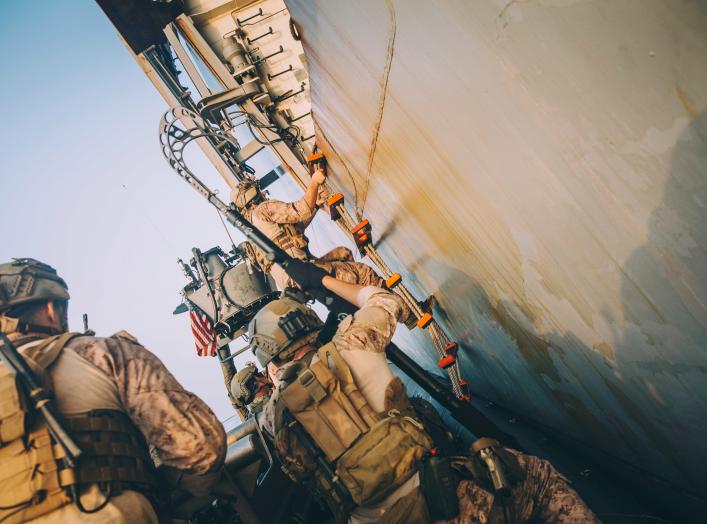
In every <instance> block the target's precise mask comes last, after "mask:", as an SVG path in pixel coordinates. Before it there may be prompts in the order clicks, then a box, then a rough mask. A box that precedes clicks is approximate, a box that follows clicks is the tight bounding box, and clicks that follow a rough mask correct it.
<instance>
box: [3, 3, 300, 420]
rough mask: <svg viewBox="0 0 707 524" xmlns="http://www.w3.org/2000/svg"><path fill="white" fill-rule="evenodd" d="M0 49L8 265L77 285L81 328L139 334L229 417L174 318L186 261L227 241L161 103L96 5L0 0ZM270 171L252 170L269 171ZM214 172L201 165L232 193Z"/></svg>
mask: <svg viewBox="0 0 707 524" xmlns="http://www.w3.org/2000/svg"><path fill="white" fill-rule="evenodd" d="M0 53H2V63H3V74H2V82H0V93H1V94H2V100H3V113H4V124H3V126H2V129H1V130H0V143H2V152H3V162H2V171H1V174H0V198H2V204H1V205H0V218H2V224H3V240H2V242H1V243H0V260H2V261H6V260H9V259H10V257H34V258H38V259H40V260H42V261H46V262H47V263H49V264H51V265H53V266H54V267H55V268H57V270H58V271H59V273H60V275H62V276H63V277H64V278H65V279H66V281H67V283H68V285H69V288H70V293H71V296H72V298H71V302H70V310H69V320H70V324H71V328H72V329H74V330H81V329H82V324H81V315H82V313H84V312H85V313H88V315H89V323H90V325H91V328H92V329H94V330H95V331H96V332H97V333H98V334H99V335H103V336H108V335H110V334H112V333H114V332H116V331H118V330H121V329H125V330H127V331H129V332H131V333H132V334H134V335H135V336H136V337H138V339H139V340H140V342H142V343H143V344H144V345H145V346H146V347H147V348H149V349H150V350H151V351H153V352H154V353H156V354H157V355H158V356H159V357H160V358H161V359H162V360H163V362H164V363H165V364H166V365H167V367H168V368H169V369H170V370H171V371H172V372H173V373H174V375H175V376H176V377H177V378H178V379H179V381H180V382H181V383H182V384H183V385H184V386H185V387H186V388H187V389H189V390H191V391H194V392H196V393H198V394H199V395H200V396H201V397H202V398H203V399H204V400H206V401H207V402H208V403H209V405H210V406H211V407H212V408H213V409H214V410H215V411H216V413H217V415H218V416H219V417H221V418H224V417H227V416H230V415H231V414H232V410H231V408H230V404H229V403H228V400H227V398H226V395H225V390H224V389H223V388H222V387H220V384H221V383H222V376H221V372H220V369H219V366H218V363H217V362H216V360H215V359H211V358H197V356H196V352H195V350H194V345H193V341H192V336H191V332H190V329H189V323H188V318H187V316H186V315H181V316H176V317H175V316H172V310H173V309H174V307H175V306H176V305H177V304H178V303H179V300H180V299H179V294H178V292H179V290H180V289H181V287H182V286H183V285H184V284H185V281H184V278H183V276H182V274H181V272H180V270H179V268H178V267H177V264H176V263H175V261H176V259H177V257H182V258H184V259H185V260H186V259H188V258H189V257H190V254H191V248H192V247H194V246H197V247H199V248H201V249H208V248H210V247H212V246H214V245H217V244H220V245H222V246H224V247H226V248H227V247H228V244H229V241H228V238H227V236H226V233H225V231H224V228H223V226H222V225H221V222H220V221H219V219H218V216H217V214H216V211H215V210H214V209H213V208H211V207H210V206H208V205H207V204H206V202H205V201H204V200H203V199H202V197H200V196H199V195H198V194H197V193H196V192H195V191H194V190H193V189H191V188H190V187H189V186H188V185H187V184H185V183H184V182H182V181H180V180H179V179H178V178H177V176H176V175H175V174H174V173H173V172H172V170H171V169H170V167H169V166H168V165H167V163H166V162H165V160H164V159H163V157H162V153H161V151H160V148H159V145H158V138H157V137H158V124H159V120H160V117H161V116H162V114H163V113H164V111H165V110H166V109H167V107H166V104H165V102H164V101H163V100H162V98H161V97H160V96H159V95H158V94H157V92H156V91H155V90H154V88H153V87H152V85H151V84H150V83H149V81H148V80H147V77H145V76H144V74H143V73H142V71H141V70H140V68H139V67H138V65H137V64H136V63H135V62H134V61H133V59H132V57H131V55H130V53H129V52H128V50H127V49H126V48H125V47H123V44H122V43H121V42H120V40H119V39H118V36H117V35H116V31H115V29H114V27H113V26H112V25H111V24H110V22H109V21H108V19H107V18H106V17H105V16H104V14H103V12H102V11H101V10H100V9H99V7H98V6H97V4H95V3H94V2H91V1H87V0H67V1H63V2H48V1H40V0H2V2H0ZM194 147H196V146H194ZM272 164H273V163H272V161H271V160H270V159H268V158H265V159H262V162H260V163H257V162H256V163H255V164H254V165H255V167H256V168H261V170H260V172H259V176H262V174H264V172H266V171H265V170H269V169H270V168H272ZM196 167H199V168H200V169H198V170H197V169H196ZM207 167H208V165H207V164H206V162H205V161H204V162H202V163H200V164H197V165H196V166H195V170H197V171H198V172H199V173H200V174H204V176H205V178H206V179H207V180H208V181H209V182H210V183H212V184H215V185H220V186H221V187H224V184H223V183H221V181H220V179H219V178H218V176H217V175H214V172H213V171H212V170H210V169H206V168H207ZM290 185H291V184H290ZM233 234H234V236H237V234H235V233H233ZM236 242H238V239H237V240H236Z"/></svg>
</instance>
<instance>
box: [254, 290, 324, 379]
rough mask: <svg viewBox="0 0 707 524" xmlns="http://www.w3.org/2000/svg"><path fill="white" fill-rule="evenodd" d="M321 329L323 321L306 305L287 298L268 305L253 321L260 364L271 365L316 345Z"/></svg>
mask: <svg viewBox="0 0 707 524" xmlns="http://www.w3.org/2000/svg"><path fill="white" fill-rule="evenodd" d="M321 327H322V321H321V320H320V318H319V317H318V316H317V314H316V313H315V312H314V311H312V310H311V309H310V308H309V307H308V306H307V305H306V304H303V303H302V302H299V301H297V300H295V299H293V298H291V297H288V296H285V297H282V298H279V299H277V300H273V301H272V302H270V303H268V304H267V305H266V306H265V307H263V308H262V309H261V310H260V311H258V313H256V315H255V317H253V320H251V321H250V324H249V325H248V335H249V337H250V347H251V349H252V350H253V353H255V357H256V358H257V359H258V362H260V365H261V366H267V364H268V363H269V362H270V361H272V360H273V359H274V358H276V357H277V358H279V359H281V360H286V359H288V358H289V357H291V356H292V355H293V354H294V353H295V352H296V351H297V350H298V349H300V348H301V347H303V346H305V345H306V344H310V343H312V342H314V340H315V339H316V338H317V334H318V332H319V329H320V328H321Z"/></svg>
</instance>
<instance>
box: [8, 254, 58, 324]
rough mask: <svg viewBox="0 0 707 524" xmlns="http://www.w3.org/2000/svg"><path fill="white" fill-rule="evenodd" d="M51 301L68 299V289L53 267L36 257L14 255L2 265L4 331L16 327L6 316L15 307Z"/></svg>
mask: <svg viewBox="0 0 707 524" xmlns="http://www.w3.org/2000/svg"><path fill="white" fill-rule="evenodd" d="M48 300H56V301H61V302H65V301H67V300H69V288H68V287H67V285H66V282H64V280H63V279H62V278H61V277H60V276H59V275H57V272H56V270H55V269H54V268H53V267H51V266H50V265H48V264H45V263H43V262H40V261H38V260H35V259H33V258H13V259H12V262H6V263H4V264H0V324H1V325H2V330H3V331H4V332H8V331H13V330H14V328H15V327H16V326H17V321H16V320H13V319H12V318H10V317H9V316H8V315H7V314H8V313H12V312H11V310H12V309H13V308H15V307H17V306H23V305H25V304H30V303H33V302H42V301H48Z"/></svg>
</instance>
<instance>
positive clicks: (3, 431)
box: [0, 368, 30, 447]
mask: <svg viewBox="0 0 707 524" xmlns="http://www.w3.org/2000/svg"><path fill="white" fill-rule="evenodd" d="M17 380H18V377H17V375H15V374H11V373H9V372H8V371H7V370H5V369H4V368H3V369H2V370H1V371H0V447H2V446H4V445H5V444H7V443H9V442H12V441H13V440H15V439H18V438H20V437H21V436H23V435H25V434H26V433H27V428H28V427H29V424H28V422H29V416H30V412H29V410H28V408H27V403H26V401H25V398H24V395H23V394H21V393H20V391H21V390H20V385H19V384H18V383H17Z"/></svg>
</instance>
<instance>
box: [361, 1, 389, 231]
mask: <svg viewBox="0 0 707 524" xmlns="http://www.w3.org/2000/svg"><path fill="white" fill-rule="evenodd" d="M385 4H386V6H388V13H389V14H390V36H389V37H388V50H387V56H386V61H385V68H384V69H383V76H382V79H381V84H382V89H381V94H380V98H379V100H378V118H377V120H376V125H375V126H374V127H373V133H372V135H371V147H370V150H369V153H368V166H367V168H366V181H365V182H364V185H363V192H362V195H361V207H360V210H358V211H357V214H358V215H359V218H360V217H361V216H363V210H364V208H365V207H366V197H367V196H368V187H369V185H370V182H371V170H372V169H373V159H374V158H375V156H376V148H377V147H378V134H379V133H380V128H381V124H382V123H383V112H384V111H385V99H386V96H387V95H388V79H389V78H390V68H391V66H392V65H393V55H394V54H395V35H396V33H397V30H398V24H397V21H396V19H395V9H394V8H393V3H392V1H391V0H386V2H385Z"/></svg>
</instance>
